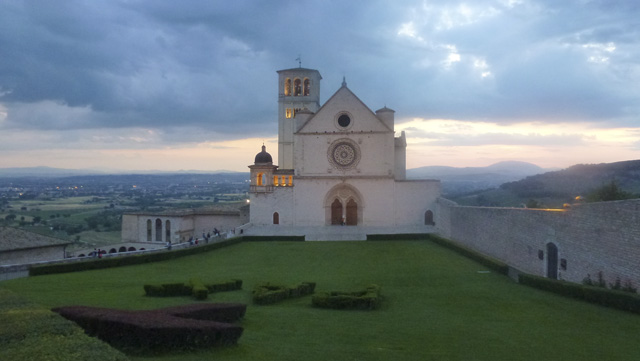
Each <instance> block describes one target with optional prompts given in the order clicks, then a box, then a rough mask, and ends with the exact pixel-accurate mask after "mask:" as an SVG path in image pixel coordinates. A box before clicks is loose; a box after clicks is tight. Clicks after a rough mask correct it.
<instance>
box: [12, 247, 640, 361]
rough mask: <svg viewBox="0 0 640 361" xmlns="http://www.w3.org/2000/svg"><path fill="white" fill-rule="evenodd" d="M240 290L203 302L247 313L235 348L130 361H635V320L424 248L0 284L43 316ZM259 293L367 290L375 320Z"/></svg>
mask: <svg viewBox="0 0 640 361" xmlns="http://www.w3.org/2000/svg"><path fill="white" fill-rule="evenodd" d="M190 277H200V278H201V279H202V280H203V281H224V280H229V279H232V278H239V279H242V280H243V281H244V287H243V290H242V291H233V292H226V293H217V294H212V295H210V299H209V301H219V302H243V303H247V304H249V307H248V309H247V314H246V317H245V319H244V320H243V321H242V326H243V327H244V328H245V331H244V334H243V336H242V337H241V338H240V342H239V344H238V345H237V346H233V347H229V348H222V349H211V350H204V351H198V352H193V353H187V354H174V355H166V356H162V357H154V358H145V357H132V359H133V360H166V361H169V360H171V361H173V360H187V361H188V360H208V359H212V360H213V359H215V360H305V361H314V360H394V361H396V360H536V361H539V360H563V361H567V360H580V361H589V360H637V359H640V342H639V341H640V316H638V315H634V314H630V313H625V312H622V311H617V310H613V309H607V308H602V307H599V306H595V305H592V304H588V303H583V302H579V301H574V300H571V299H567V298H563V297H559V296H556V295H553V294H549V293H545V292H542V291H538V290H535V289H531V288H528V287H525V286H521V285H518V284H516V283H514V282H512V281H511V280H510V279H509V278H507V277H505V276H502V275H498V274H495V273H491V272H489V271H488V270H487V269H485V268H484V267H482V266H480V265H478V264H477V263H474V262H473V261H470V260H468V259H466V258H462V257H460V256H459V255H457V254H455V253H453V252H451V251H449V250H447V249H445V248H441V247H440V246H438V245H436V244H433V243H431V242H428V241H402V242H398V241H395V242H245V243H241V244H238V245H235V246H231V247H228V248H223V249H219V250H216V251H214V252H210V253H206V254H201V255H196V256H189V257H185V258H181V259H178V260H173V261H166V262H158V263H152V264H145V265H139V266H129V267H122V268H116V269H108V270H100V271H87V272H78V273H71V274H61V275H51V276H38V277H31V278H25V279H17V280H11V281H4V282H1V283H0V287H4V288H7V289H10V290H12V291H14V292H17V293H18V294H20V295H22V296H25V297H27V298H28V299H30V300H31V301H34V302H36V303H39V304H41V305H44V306H46V307H55V306H64V305H76V304H79V305H90V306H103V307H113V308H121V309H151V308H157V307H164V306H171V305H178V304H184V303H190V302H195V301H194V300H193V299H191V298H189V297H184V298H180V297H178V298H151V297H145V296H144V295H143V293H144V292H143V290H142V285H143V284H145V283H168V282H181V281H187V280H188V279H189V278H190ZM263 281H270V282H273V283H283V284H291V285H292V284H296V283H299V282H302V281H315V282H317V287H316V292H319V291H331V290H359V289H363V288H364V287H365V286H367V285H369V284H372V283H375V284H378V285H380V286H381V287H382V294H383V296H384V297H385V299H384V303H383V306H382V308H381V309H379V310H375V311H332V310H323V309H316V308H312V307H311V306H310V303H311V301H310V297H304V298H300V299H294V300H288V301H285V302H283V303H279V304H275V305H270V306H256V305H252V304H251V289H252V287H253V286H254V285H255V284H257V283H259V282H263Z"/></svg>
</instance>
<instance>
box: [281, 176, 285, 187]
mask: <svg viewBox="0 0 640 361" xmlns="http://www.w3.org/2000/svg"><path fill="white" fill-rule="evenodd" d="M280 181H281V182H280V183H282V185H283V186H286V185H287V181H286V177H285V176H282V178H280Z"/></svg>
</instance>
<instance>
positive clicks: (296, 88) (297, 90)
mask: <svg viewBox="0 0 640 361" xmlns="http://www.w3.org/2000/svg"><path fill="white" fill-rule="evenodd" d="M300 95H302V81H301V80H300V79H297V78H296V79H295V80H294V81H293V96H296V97H299V96H300Z"/></svg>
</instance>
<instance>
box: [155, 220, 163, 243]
mask: <svg viewBox="0 0 640 361" xmlns="http://www.w3.org/2000/svg"><path fill="white" fill-rule="evenodd" d="M156 242H162V220H161V219H160V218H158V219H156Z"/></svg>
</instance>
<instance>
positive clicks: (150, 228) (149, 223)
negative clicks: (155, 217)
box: [147, 219, 153, 242]
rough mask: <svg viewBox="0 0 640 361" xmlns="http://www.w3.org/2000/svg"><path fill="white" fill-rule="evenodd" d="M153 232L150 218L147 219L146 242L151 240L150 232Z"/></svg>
mask: <svg viewBox="0 0 640 361" xmlns="http://www.w3.org/2000/svg"><path fill="white" fill-rule="evenodd" d="M152 232H153V222H151V220H150V219H147V242H151V241H152V238H151V237H152V234H153V233H152Z"/></svg>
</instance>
